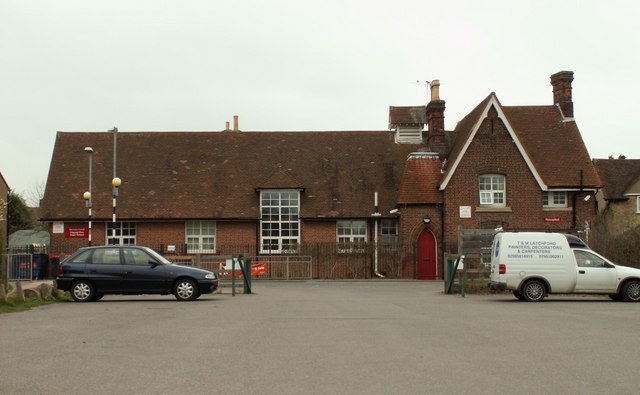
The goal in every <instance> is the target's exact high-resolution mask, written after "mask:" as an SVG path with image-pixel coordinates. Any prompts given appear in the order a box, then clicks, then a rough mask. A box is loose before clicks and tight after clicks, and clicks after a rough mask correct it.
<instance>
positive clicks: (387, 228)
mask: <svg viewBox="0 0 640 395" xmlns="http://www.w3.org/2000/svg"><path fill="white" fill-rule="evenodd" d="M380 225H381V230H380V232H381V237H380V241H381V242H382V244H395V243H397V242H398V221H397V220H395V219H383V220H382V221H381V224H380Z"/></svg>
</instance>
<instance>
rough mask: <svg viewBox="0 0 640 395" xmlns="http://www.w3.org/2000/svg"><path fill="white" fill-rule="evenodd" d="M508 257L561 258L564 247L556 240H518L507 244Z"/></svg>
mask: <svg viewBox="0 0 640 395" xmlns="http://www.w3.org/2000/svg"><path fill="white" fill-rule="evenodd" d="M507 249H508V253H507V257H508V258H516V259H534V258H537V259H561V258H563V257H564V254H562V253H561V252H562V247H561V246H559V245H558V243H556V242H555V241H522V240H520V241H516V242H515V243H514V244H508V245H507Z"/></svg>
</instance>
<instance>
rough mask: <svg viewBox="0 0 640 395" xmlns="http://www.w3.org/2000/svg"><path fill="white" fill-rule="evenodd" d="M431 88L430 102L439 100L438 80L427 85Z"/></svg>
mask: <svg viewBox="0 0 640 395" xmlns="http://www.w3.org/2000/svg"><path fill="white" fill-rule="evenodd" d="M429 86H430V88H431V101H434V100H440V80H433V81H431V84H429Z"/></svg>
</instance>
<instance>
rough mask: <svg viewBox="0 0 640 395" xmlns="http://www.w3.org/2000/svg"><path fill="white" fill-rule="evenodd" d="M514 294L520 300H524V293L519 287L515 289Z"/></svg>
mask: <svg viewBox="0 0 640 395" xmlns="http://www.w3.org/2000/svg"><path fill="white" fill-rule="evenodd" d="M513 296H515V297H516V298H518V300H524V296H522V294H521V293H520V291H518V290H517V289H514V290H513Z"/></svg>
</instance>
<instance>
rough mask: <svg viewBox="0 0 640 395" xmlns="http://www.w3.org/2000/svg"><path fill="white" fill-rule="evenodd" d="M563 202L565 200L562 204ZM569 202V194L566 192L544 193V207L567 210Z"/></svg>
mask: <svg viewBox="0 0 640 395" xmlns="http://www.w3.org/2000/svg"><path fill="white" fill-rule="evenodd" d="M561 198H562V199H561ZM561 200H564V202H562V201H561ZM567 201H568V199H567V192H564V191H547V192H542V207H545V208H566V207H568V205H567Z"/></svg>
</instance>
